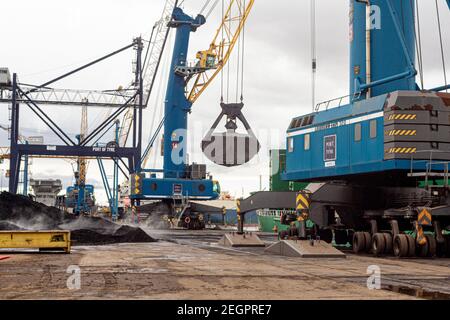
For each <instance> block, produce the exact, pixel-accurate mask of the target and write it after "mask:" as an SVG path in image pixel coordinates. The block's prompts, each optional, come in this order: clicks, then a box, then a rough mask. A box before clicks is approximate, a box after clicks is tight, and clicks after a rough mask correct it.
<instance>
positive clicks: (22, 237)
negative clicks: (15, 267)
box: [0, 230, 71, 253]
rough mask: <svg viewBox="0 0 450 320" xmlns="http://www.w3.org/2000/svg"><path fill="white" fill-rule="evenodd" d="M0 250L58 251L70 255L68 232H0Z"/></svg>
mask: <svg viewBox="0 0 450 320" xmlns="http://www.w3.org/2000/svg"><path fill="white" fill-rule="evenodd" d="M0 249H44V250H45V249H46V250H50V249H51V250H57V249H60V250H63V251H64V252H65V253H70V249H71V248H70V231H61V230H57V231H0Z"/></svg>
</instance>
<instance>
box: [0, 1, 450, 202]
mask: <svg viewBox="0 0 450 320" xmlns="http://www.w3.org/2000/svg"><path fill="white" fill-rule="evenodd" d="M204 2H205V1H204V0H186V1H184V5H183V7H184V9H185V11H186V12H187V13H188V14H190V15H196V14H197V13H198V12H199V10H200V9H201V8H202V7H203V4H204ZM316 2H317V29H318V30H317V55H318V75H317V101H323V100H328V99H331V98H334V97H339V96H343V95H346V94H347V92H348V60H349V58H348V0H317V1H316ZM164 3H165V1H164V0H147V1H144V0H126V1H125V0H78V1H68V0H66V1H57V0H40V1H33V0H15V1H4V3H2V12H3V13H4V14H3V15H2V18H1V19H0V30H1V31H0V33H1V35H2V37H1V38H2V44H1V46H0V66H1V67H8V68H9V69H10V70H11V71H12V72H16V73H18V75H19V80H20V81H21V82H23V83H32V84H40V83H43V82H45V81H47V80H49V79H52V78H53V77H56V76H58V75H60V74H62V73H64V72H66V71H69V70H71V69H73V68H75V67H77V66H79V65H81V64H83V63H86V62H88V61H90V60H92V59H95V58H98V57H100V56H102V55H104V54H106V53H109V52H111V51H114V50H116V49H118V48H120V47H122V46H124V45H127V44H128V43H130V42H131V41H132V39H133V38H134V37H136V36H139V35H142V36H144V37H148V35H149V32H150V31H151V28H152V26H153V24H154V23H155V21H156V20H158V19H159V17H160V16H161V12H162V8H163V5H164ZM309 3H310V1H309V0H295V1H294V0H278V1H268V0H257V1H256V3H255V7H254V9H253V12H252V13H251V16H250V18H249V21H248V24H247V27H246V55H245V57H246V59H245V92H244V97H245V109H244V115H245V116H246V118H247V120H248V121H249V122H250V124H251V125H252V127H253V128H254V130H255V131H256V133H257V134H258V137H259V138H260V141H261V143H262V146H263V149H262V150H261V152H260V155H259V156H258V157H257V158H255V159H254V160H253V161H252V162H251V163H250V164H248V165H245V166H243V167H240V168H234V169H225V168H221V167H218V166H215V165H212V164H211V163H209V162H208V161H206V160H205V159H202V158H201V157H200V156H201V151H200V148H199V145H200V139H201V137H202V135H203V134H204V133H205V132H206V131H207V129H208V128H209V127H210V126H211V125H212V123H213V122H214V120H215V118H216V117H217V116H218V114H219V113H220V106H219V102H220V81H216V82H215V83H214V84H213V85H212V86H211V87H210V88H208V90H207V91H206V92H205V94H204V95H203V96H202V97H201V98H200V99H199V100H198V102H197V103H196V104H195V105H194V107H193V112H192V115H191V117H190V129H191V132H192V136H193V137H195V140H196V141H195V142H194V143H193V144H192V150H191V154H190V158H191V159H192V160H195V161H197V162H205V161H206V163H207V164H208V165H209V171H211V173H212V174H213V175H214V176H215V177H216V178H217V179H218V180H219V181H220V182H221V185H222V189H223V190H229V191H230V192H231V193H232V194H233V195H237V196H241V195H242V194H243V193H244V194H245V195H247V194H248V193H249V192H251V191H255V190H258V189H259V181H260V180H259V176H260V175H262V179H263V180H262V181H263V188H266V189H267V188H268V185H269V168H268V166H269V162H268V153H269V151H268V150H269V149H270V148H284V133H285V131H286V128H287V126H288V125H289V122H290V120H291V118H292V117H295V116H298V115H301V114H305V113H308V112H309V111H310V110H311V93H310V92H311V81H310V79H311V71H310V59H311V57H310V13H309V12H310V11H309V10H310V8H309ZM440 4H441V6H440V7H441V20H442V29H443V32H444V34H443V36H444V43H445V52H446V57H447V60H448V61H447V62H448V63H450V56H449V53H450V41H449V40H450V31H449V30H450V12H449V10H448V8H447V7H446V5H445V1H444V0H442V1H440ZM219 11H220V10H216V11H215V12H214V13H213V14H212V15H211V17H210V18H209V20H208V23H207V24H206V25H205V26H204V27H202V28H201V29H200V30H198V31H197V32H196V33H194V34H193V35H192V41H191V46H190V50H191V54H190V57H191V59H192V60H193V59H194V57H195V52H196V51H198V50H202V49H206V48H207V47H208V45H209V43H210V41H211V40H212V37H213V34H214V30H215V29H216V28H217V27H218V25H219V15H220V12H219ZM420 11H421V19H422V32H423V34H424V35H428V36H424V37H423V42H424V43H423V48H424V49H423V51H424V67H425V86H426V87H428V88H429V87H434V86H437V85H441V84H442V83H443V76H442V64H441V60H440V51H439V42H438V38H437V36H436V34H437V28H436V15H435V7H434V1H432V0H420ZM172 38H173V37H172ZM166 53H167V54H166V56H168V55H169V51H166ZM133 54H134V52H133V51H132V50H131V51H128V52H126V53H123V54H121V55H119V56H117V57H115V58H113V59H111V60H109V61H108V62H105V63H102V64H100V65H98V66H97V67H95V68H92V69H90V70H89V71H86V72H82V73H80V74H78V75H77V76H75V77H71V78H70V79H67V80H64V81H61V82H60V83H58V85H55V86H56V87H59V88H80V89H113V88H117V87H119V86H127V85H128V84H129V83H130V81H131V79H132V73H131V72H132V66H131V61H132V59H133ZM167 61H168V59H167V58H166V59H165V62H164V63H163V67H164V68H162V70H161V72H160V77H159V81H158V84H157V85H156V87H155V90H154V92H153V96H152V97H153V99H152V103H151V105H152V108H151V109H148V110H147V111H145V118H146V121H145V124H146V125H145V142H146V141H147V140H148V136H149V135H150V129H151V122H152V117H153V110H154V109H153V108H155V107H156V114H157V115H159V113H160V110H161V105H162V102H163V93H164V88H165V84H166V83H165V77H166V75H167V71H168V70H167V69H168V66H167ZM232 66H233V64H232ZM447 67H448V65H447ZM447 71H448V68H447ZM0 108H2V111H1V113H0V124H7V122H8V115H7V107H6V105H1V106H0ZM23 110H25V108H23ZM45 110H46V111H47V112H48V113H49V114H50V115H51V116H52V117H53V118H54V119H55V120H56V121H57V122H58V123H59V124H61V126H62V127H63V128H64V129H65V130H66V131H67V132H68V133H70V134H72V135H73V136H74V135H76V134H77V133H78V132H79V127H80V110H79V109H77V108H67V107H61V108H55V107H45ZM106 112H107V111H105V110H98V109H93V110H90V111H89V123H90V128H91V129H93V128H94V124H95V123H98V122H99V121H100V120H101V119H103V118H104V117H105V115H106ZM199 128H200V129H199ZM222 128H223V127H221V130H222ZM21 134H23V135H25V136H27V135H37V134H39V135H44V136H45V139H46V142H47V143H57V142H58V140H57V139H56V138H55V137H54V136H53V135H52V134H51V133H50V132H49V130H48V129H47V128H46V127H45V125H44V124H41V123H39V122H38V121H36V119H35V118H34V117H33V116H32V115H31V113H30V112H27V111H23V113H22V118H21ZM0 144H1V145H7V144H8V141H7V135H6V133H5V132H1V131H0ZM155 150H159V148H156V149H155ZM158 152H159V151H158ZM153 162H154V161H153V160H152V161H150V164H151V165H153ZM5 165H6V164H3V167H2V168H3V169H5V168H6V166H5ZM155 165H156V166H158V165H160V161H159V158H158V160H157V161H156V164H155ZM108 170H109V172H112V171H111V166H109V165H108ZM31 171H32V176H33V177H34V178H48V177H51V178H61V179H63V181H64V183H65V186H67V185H68V184H70V183H72V176H73V173H72V167H71V165H70V164H69V163H68V162H67V161H60V160H37V159H35V160H33V164H32V168H31ZM100 181H101V180H100V177H99V173H98V169H97V164H96V163H95V162H91V163H90V166H89V171H88V182H90V183H93V184H94V185H96V186H97V188H98V189H101V184H100ZM5 183H6V180H5V179H3V184H5ZM97 198H99V200H100V201H104V200H105V196H104V193H103V192H102V191H101V190H98V191H97Z"/></svg>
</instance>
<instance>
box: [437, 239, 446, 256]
mask: <svg viewBox="0 0 450 320" xmlns="http://www.w3.org/2000/svg"><path fill="white" fill-rule="evenodd" d="M436 242H437V241H436ZM447 245H448V243H447V238H446V237H444V242H442V243H439V242H437V247H436V256H437V257H439V258H445V256H446V255H447Z"/></svg>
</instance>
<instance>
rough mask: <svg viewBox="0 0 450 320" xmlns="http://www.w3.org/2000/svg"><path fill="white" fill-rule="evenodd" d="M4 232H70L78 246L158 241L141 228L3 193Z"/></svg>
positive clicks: (1, 223)
mask: <svg viewBox="0 0 450 320" xmlns="http://www.w3.org/2000/svg"><path fill="white" fill-rule="evenodd" d="M0 230H70V231H71V239H72V242H73V244H74V245H101V244H112V243H140V242H154V241H156V240H155V239H153V238H152V237H150V236H149V235H148V234H147V233H146V232H145V231H144V230H142V229H141V228H136V227H132V226H127V225H119V224H116V223H114V222H111V221H109V220H106V219H103V218H100V217H79V218H78V217H75V216H73V215H70V214H68V213H65V212H63V211H61V210H59V209H58V208H55V207H48V206H46V205H44V204H41V203H38V202H35V201H33V200H31V199H30V198H28V197H26V196H22V195H13V194H11V193H8V192H2V193H1V194H0Z"/></svg>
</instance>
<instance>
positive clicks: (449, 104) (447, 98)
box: [437, 93, 450, 107]
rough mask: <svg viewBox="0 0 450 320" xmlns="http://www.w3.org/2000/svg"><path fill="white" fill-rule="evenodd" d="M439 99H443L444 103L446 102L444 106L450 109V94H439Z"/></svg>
mask: <svg viewBox="0 0 450 320" xmlns="http://www.w3.org/2000/svg"><path fill="white" fill-rule="evenodd" d="M437 95H438V97H440V98H441V99H442V101H444V104H445V105H446V106H447V107H450V94H449V93H437Z"/></svg>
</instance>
